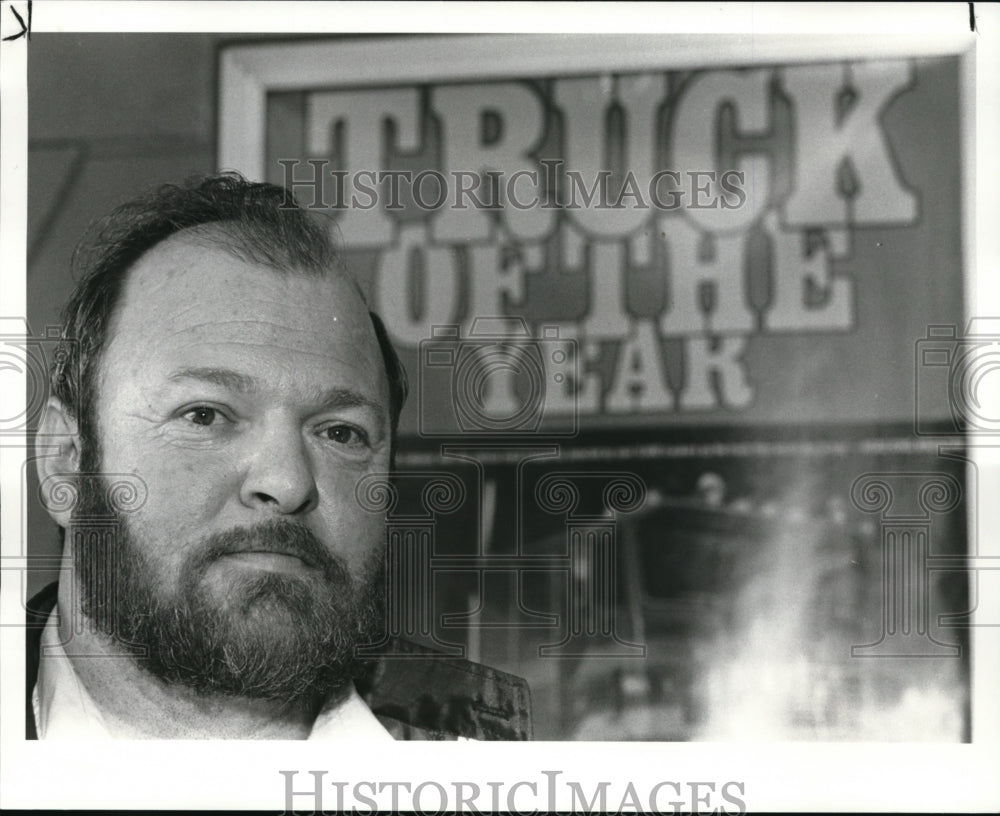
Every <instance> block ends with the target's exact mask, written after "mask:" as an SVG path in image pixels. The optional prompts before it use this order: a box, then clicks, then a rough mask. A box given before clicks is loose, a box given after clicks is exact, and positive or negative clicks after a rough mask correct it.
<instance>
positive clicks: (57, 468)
mask: <svg viewBox="0 0 1000 816" xmlns="http://www.w3.org/2000/svg"><path fill="white" fill-rule="evenodd" d="M35 464H36V465H37V467H38V482H39V486H40V487H39V489H40V491H41V496H42V502H43V503H44V504H45V509H46V510H48V511H49V515H50V516H52V518H53V519H54V520H55V522H56V524H58V525H60V526H61V527H68V526H69V518H70V513H71V511H72V509H73V505H74V504H75V501H74V502H70V503H68V504H67V503H66V502H65V501H61V500H60V499H61V498H62V497H64V496H66V495H67V493H66V487H63V488H61V489H60V487H59V486H60V484H65V483H66V482H68V481H70V480H71V477H72V475H73V474H76V473H77V472H78V471H79V470H80V433H79V428H78V426H77V421H76V417H74V416H73V415H72V414H71V413H70V412H69V410H68V409H67V408H66V406H65V405H63V403H62V401H61V400H59V399H57V398H56V397H50V398H49V401H48V402H47V403H46V404H45V411H44V412H43V414H42V419H41V421H40V422H39V423H38V433H37V434H36V435H35ZM70 489H71V490H72V495H74V496H75V495H76V491H77V489H76V486H75V484H74V485H73V487H72V488H70Z"/></svg>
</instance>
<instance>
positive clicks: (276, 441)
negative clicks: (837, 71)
mask: <svg viewBox="0 0 1000 816" xmlns="http://www.w3.org/2000/svg"><path fill="white" fill-rule="evenodd" d="M251 444H253V446H254V447H253V450H251V452H250V454H249V457H250V461H249V466H248V467H247V469H246V477H245V478H244V480H243V486H242V489H241V492H240V499H241V500H242V502H243V504H244V505H246V506H247V507H252V508H254V509H269V510H271V511H272V512H277V513H281V514H295V513H305V512H307V511H309V510H311V509H313V508H314V507H315V506H316V503H317V501H318V498H319V496H318V493H317V489H316V480H315V478H314V477H313V469H312V464H311V462H310V459H309V453H308V451H307V450H306V446H305V441H304V440H303V438H302V436H301V435H300V434H299V432H298V429H297V428H295V429H292V428H278V427H274V428H270V429H268V430H267V431H266V432H265V433H264V434H263V435H262V436H260V437H257V438H256V439H254V441H253V442H252V443H251Z"/></svg>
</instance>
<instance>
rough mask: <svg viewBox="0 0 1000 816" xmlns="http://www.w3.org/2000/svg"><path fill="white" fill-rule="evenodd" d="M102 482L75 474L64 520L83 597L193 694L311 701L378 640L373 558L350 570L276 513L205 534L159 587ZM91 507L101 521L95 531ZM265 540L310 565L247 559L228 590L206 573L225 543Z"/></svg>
mask: <svg viewBox="0 0 1000 816" xmlns="http://www.w3.org/2000/svg"><path fill="white" fill-rule="evenodd" d="M87 447H89V446H85V450H86V449H87ZM91 450H92V448H91ZM86 458H87V457H85V459H86ZM81 464H87V463H81ZM81 470H82V471H83V473H84V474H94V473H96V472H98V469H97V468H93V469H89V468H81ZM108 487H109V485H108V484H107V481H106V480H105V479H104V478H103V477H102V476H94V475H84V476H82V478H81V480H80V485H79V492H80V495H79V502H78V505H77V508H76V509H75V511H74V513H73V520H72V521H71V531H72V534H73V538H74V568H75V572H76V577H77V582H78V588H79V592H80V598H81V608H82V611H83V614H84V615H85V616H86V617H87V618H89V619H90V620H91V622H92V624H93V626H94V627H95V628H96V629H97V630H98V631H99V632H101V633H102V634H104V635H105V636H107V637H110V638H112V639H113V640H114V642H115V643H116V646H117V647H118V648H119V649H121V650H122V651H124V652H125V653H127V654H129V655H131V656H132V657H133V658H134V659H135V661H136V663H137V664H138V665H139V666H141V667H142V668H143V669H144V670H145V671H147V672H149V673H150V674H151V675H153V676H154V677H156V678H159V679H161V680H163V681H166V682H168V683H176V684H180V685H183V686H185V687H187V688H190V689H193V690H195V691H197V692H199V693H202V694H222V695H231V696H238V697H246V698H252V699H258V700H270V701H287V702H290V703H297V702H303V703H312V704H316V703H318V702H319V701H321V700H323V699H326V698H328V697H331V696H332V695H336V694H338V693H340V692H343V691H345V690H346V689H347V687H348V684H349V683H350V682H351V680H352V679H353V678H355V677H357V676H359V675H360V674H361V673H363V671H364V669H365V662H364V661H363V660H361V659H359V658H358V657H357V656H356V652H357V647H359V646H363V645H365V644H369V643H375V642H377V641H378V640H379V638H378V633H379V632H380V631H381V629H382V624H383V622H384V610H385V602H384V577H383V571H382V569H381V567H382V559H377V558H376V559H373V561H375V562H376V563H374V564H373V565H372V566H371V568H370V569H369V572H368V574H367V575H365V576H364V577H363V578H362V579H360V580H355V579H354V578H352V577H351V575H350V573H349V571H348V569H347V567H346V565H345V564H344V562H343V561H342V560H341V559H340V558H338V557H336V556H334V555H333V554H332V553H330V552H329V550H327V549H326V547H324V546H323V544H322V543H321V542H320V541H319V540H318V539H317V538H316V536H315V535H313V533H312V532H311V531H310V530H308V529H307V528H306V527H304V526H302V525H301V524H298V523H294V522H288V521H282V520H277V519H276V520H271V521H268V522H266V523H264V524H261V525H258V526H255V527H252V528H243V527H241V528H236V529H232V530H228V531H226V532H223V533H216V534H213V535H210V536H208V537H206V538H205V539H204V540H203V541H201V542H199V544H198V545H197V546H196V547H194V548H193V549H192V555H191V556H190V557H189V558H187V559H186V560H185V561H184V562H183V564H182V565H181V567H180V575H179V583H178V586H179V589H178V590H177V591H176V592H172V593H167V592H165V591H164V589H163V586H164V585H165V584H171V583H172V579H173V577H174V576H162V577H161V576H157V575H156V573H155V571H154V569H153V567H152V566H151V564H150V561H149V559H148V558H147V556H146V554H145V550H144V548H143V547H142V546H140V545H139V542H138V541H137V540H136V535H135V533H134V531H133V529H132V528H131V525H130V519H129V517H128V515H124V514H120V513H118V512H116V510H115V509H114V508H113V507H112V506H111V504H110V502H109V499H108ZM98 518H100V519H106V520H107V521H108V523H107V524H106V525H105V524H102V525H100V526H101V528H102V529H103V532H101V533H97V534H94V533H95V532H97V531H96V530H94V529H93V527H92V525H91V520H94V519H98ZM265 549H266V550H268V551H272V552H281V553H287V554H289V555H295V556H298V557H299V558H301V559H302V560H303V561H304V562H305V563H306V564H308V565H310V566H311V567H313V568H314V569H313V572H314V574H311V575H309V576H299V575H289V574H284V573H275V572H265V571H256V570H246V571H245V574H243V575H240V576H239V577H229V578H228V579H227V586H228V588H229V590H228V596H227V597H218V595H217V592H213V590H212V587H211V586H210V584H209V583H208V582H207V581H205V580H204V579H205V571H206V569H208V568H209V567H210V566H211V565H212V564H214V563H215V562H216V561H218V560H219V559H220V558H223V557H224V556H225V555H226V554H228V553H233V552H240V551H248V550H249V551H253V550H265Z"/></svg>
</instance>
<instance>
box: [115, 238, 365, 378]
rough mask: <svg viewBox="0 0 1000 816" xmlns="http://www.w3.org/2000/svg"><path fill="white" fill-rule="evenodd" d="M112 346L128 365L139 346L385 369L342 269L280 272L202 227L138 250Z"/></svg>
mask: <svg viewBox="0 0 1000 816" xmlns="http://www.w3.org/2000/svg"><path fill="white" fill-rule="evenodd" d="M110 346H111V347H110V348H109V354H110V357H111V358H114V357H117V358H118V359H119V360H122V359H125V360H127V359H128V358H132V359H133V361H136V362H134V363H133V366H134V365H138V361H139V360H140V359H141V358H142V357H144V356H145V357H146V358H147V359H148V360H149V361H150V362H153V363H155V362H156V361H159V362H160V363H163V364H164V365H166V364H167V363H168V359H169V364H170V365H174V364H178V363H183V364H189V365H190V364H196V363H198V362H199V361H201V360H205V359H212V360H214V362H213V364H216V365H218V364H224V361H225V360H230V359H232V360H235V362H236V363H239V364H240V365H243V366H245V364H246V363H248V362H252V361H253V360H254V358H255V356H259V357H260V358H261V360H264V361H266V360H271V361H272V362H278V363H282V362H284V363H287V364H288V365H290V366H303V367H305V368H306V369H317V370H319V369H321V368H322V366H324V365H327V366H330V367H333V368H336V369H338V370H345V369H356V370H358V371H369V372H372V371H374V372H380V371H382V370H383V366H382V364H381V351H380V349H379V346H378V340H377V338H376V336H375V332H374V328H373V326H372V323H371V318H370V316H369V314H368V308H367V306H366V305H365V303H364V301H363V300H362V298H361V296H360V294H359V292H358V290H357V287H356V286H355V285H354V283H353V282H352V281H351V280H350V279H349V278H348V277H347V276H346V275H344V274H342V273H339V272H332V273H331V274H330V275H322V274H316V273H310V272H302V271H299V270H291V271H281V272H279V271H277V270H275V269H273V268H270V267H267V266H263V265H261V264H257V263H253V262H249V261H247V260H245V259H242V258H239V257H237V256H236V255H234V254H233V253H231V252H230V251H228V250H226V249H225V248H224V247H221V246H218V245H217V244H214V243H212V242H211V241H206V240H205V239H204V236H203V235H190V234H187V235H185V234H178V235H176V236H172V237H171V238H169V239H167V240H165V241H163V242H162V243H161V244H158V245H157V246H156V247H154V248H152V249H151V250H150V251H149V252H147V253H146V254H145V255H143V257H142V258H140V259H139V261H138V262H137V263H136V264H135V265H134V267H133V269H132V270H131V272H130V274H129V277H128V280H127V281H126V285H125V290H124V292H123V296H122V299H121V302H120V303H119V304H118V308H117V309H116V313H115V317H114V321H113V326H112V329H111V343H110ZM115 346H117V347H118V350H117V352H116V351H115V350H114V347H115ZM286 353H287V354H295V355H298V356H296V357H288V356H287V354H286ZM123 354H124V358H123ZM282 355H286V356H284V357H283V356H282ZM216 358H217V359H216ZM237 367H239V366H237ZM288 373H289V374H291V373H293V372H291V371H289V372H288ZM331 373H333V372H331ZM375 376H376V377H377V374H376V375H375ZM366 379H367V378H366ZM373 385H374V383H373ZM376 387H377V386H376Z"/></svg>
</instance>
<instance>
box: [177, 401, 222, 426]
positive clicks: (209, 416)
mask: <svg viewBox="0 0 1000 816" xmlns="http://www.w3.org/2000/svg"><path fill="white" fill-rule="evenodd" d="M184 417H185V418H186V419H188V420H189V421H191V422H193V423H194V424H195V425H205V426H208V425H214V424H215V421H216V419H218V418H219V412H218V411H217V410H215V408H209V407H208V406H206V405H199V406H198V407H197V408H192V409H191V410H190V411H187V412H185V414H184Z"/></svg>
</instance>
